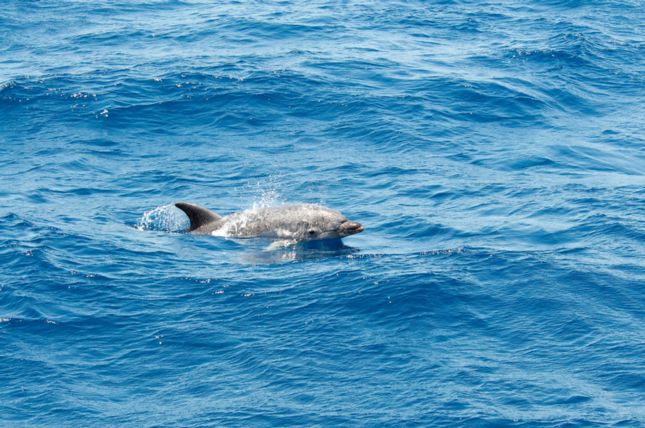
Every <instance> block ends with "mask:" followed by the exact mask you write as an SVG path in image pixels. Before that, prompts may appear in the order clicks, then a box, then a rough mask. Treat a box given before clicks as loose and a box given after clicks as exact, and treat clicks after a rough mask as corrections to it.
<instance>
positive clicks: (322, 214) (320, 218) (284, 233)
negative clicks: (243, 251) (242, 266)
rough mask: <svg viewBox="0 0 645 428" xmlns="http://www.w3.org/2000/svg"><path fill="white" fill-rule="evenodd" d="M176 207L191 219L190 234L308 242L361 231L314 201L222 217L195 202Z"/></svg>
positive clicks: (350, 222) (338, 214) (341, 236)
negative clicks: (314, 203)
mask: <svg viewBox="0 0 645 428" xmlns="http://www.w3.org/2000/svg"><path fill="white" fill-rule="evenodd" d="M175 206H176V207H177V208H179V209H181V210H182V211H183V212H184V213H186V215H187V216H188V218H189V219H190V229H189V231H190V233H194V234H201V235H207V234H213V233H215V234H218V235H219V234H222V235H224V236H231V237H238V238H253V237H266V238H273V239H285V240H295V241H310V240H316V239H339V238H343V237H345V236H349V235H354V234H356V233H359V232H362V231H363V226H362V225H361V224H360V223H357V222H354V221H350V220H348V219H347V218H346V217H345V216H344V215H342V214H341V213H339V212H338V211H335V210H332V209H329V208H326V207H323V206H320V205H313V204H299V205H282V206H278V207H266V208H258V209H255V210H247V211H242V212H239V213H234V214H231V215H228V216H225V217H220V216H219V215H217V214H215V213H214V212H212V211H209V210H208V209H206V208H203V207H200V206H198V205H194V204H188V203H184V202H179V203H176V204H175Z"/></svg>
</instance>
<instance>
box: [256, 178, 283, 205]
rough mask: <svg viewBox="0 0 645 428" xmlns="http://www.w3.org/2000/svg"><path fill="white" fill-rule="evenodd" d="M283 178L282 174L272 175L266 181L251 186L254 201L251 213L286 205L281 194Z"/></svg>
mask: <svg viewBox="0 0 645 428" xmlns="http://www.w3.org/2000/svg"><path fill="white" fill-rule="evenodd" d="M282 178H283V177H282V176H281V175H280V174H272V175H270V176H268V177H267V178H266V179H265V180H264V181H257V182H255V183H254V184H252V185H251V184H250V185H249V187H250V188H251V189H250V190H251V192H250V193H253V199H252V201H251V204H250V205H251V206H250V208H249V211H256V210H258V209H260V208H266V207H272V206H276V205H284V204H285V203H286V201H285V199H284V198H283V196H282V194H281V192H280V189H279V188H280V186H281V183H282V181H283V180H282Z"/></svg>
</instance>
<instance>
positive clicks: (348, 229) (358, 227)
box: [340, 220, 363, 236]
mask: <svg viewBox="0 0 645 428" xmlns="http://www.w3.org/2000/svg"><path fill="white" fill-rule="evenodd" d="M362 231H363V225H362V224H360V223H356V222H355V221H349V220H347V221H344V222H343V223H342V224H341V225H340V232H341V235H343V236H349V235H354V234H356V233H359V232H362Z"/></svg>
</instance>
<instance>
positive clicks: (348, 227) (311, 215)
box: [298, 205, 363, 241]
mask: <svg viewBox="0 0 645 428" xmlns="http://www.w3.org/2000/svg"><path fill="white" fill-rule="evenodd" d="M301 215H302V218H301V222H300V225H301V230H300V231H299V232H300V233H298V234H299V235H300V237H301V239H303V240H307V241H309V240H314V239H339V238H344V237H345V236H349V235H354V234H356V233H359V232H362V231H363V226H362V225H361V224H360V223H357V222H355V221H350V220H348V219H347V218H346V217H345V216H344V215H342V214H341V213H339V212H338V211H334V210H331V209H329V208H326V207H322V206H318V205H306V206H304V207H303V211H302V213H301Z"/></svg>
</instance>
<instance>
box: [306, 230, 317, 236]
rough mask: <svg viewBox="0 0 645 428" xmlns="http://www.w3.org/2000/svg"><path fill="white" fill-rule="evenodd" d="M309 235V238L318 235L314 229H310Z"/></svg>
mask: <svg viewBox="0 0 645 428" xmlns="http://www.w3.org/2000/svg"><path fill="white" fill-rule="evenodd" d="M307 233H308V234H309V236H314V235H315V234H316V231H315V230H313V229H309V230H308V231H307Z"/></svg>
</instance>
